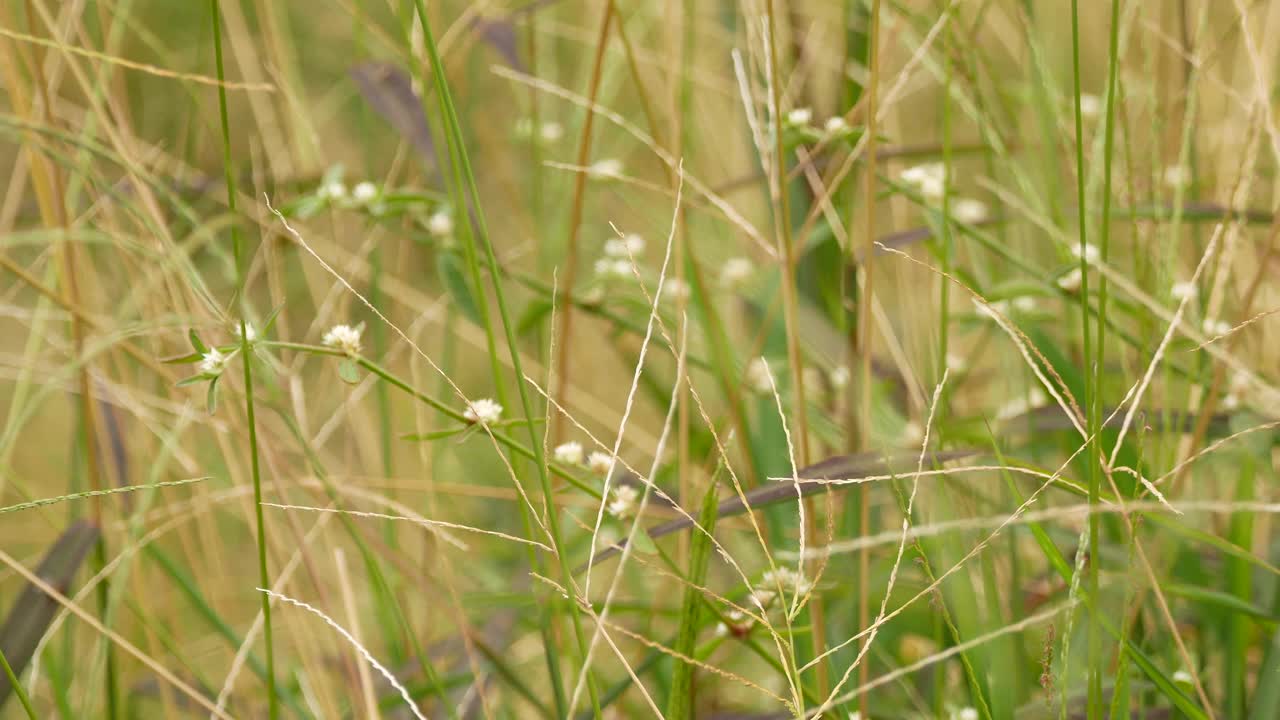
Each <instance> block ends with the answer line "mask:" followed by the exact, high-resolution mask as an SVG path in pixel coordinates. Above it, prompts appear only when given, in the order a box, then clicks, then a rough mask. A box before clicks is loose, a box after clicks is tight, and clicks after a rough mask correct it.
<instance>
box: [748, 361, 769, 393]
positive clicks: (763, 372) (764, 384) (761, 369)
mask: <svg viewBox="0 0 1280 720" xmlns="http://www.w3.org/2000/svg"><path fill="white" fill-rule="evenodd" d="M743 379H744V380H746V381H747V387H749V388H751V389H752V390H753V391H755V392H758V393H768V392H773V385H774V383H773V371H771V370H770V369H769V362H768V361H767V360H765V359H764V358H762V357H754V358H751V361H750V362H748V363H747V369H746V372H745V373H744V374H743Z"/></svg>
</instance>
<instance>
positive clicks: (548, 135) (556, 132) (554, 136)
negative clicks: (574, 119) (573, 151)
mask: <svg viewBox="0 0 1280 720" xmlns="http://www.w3.org/2000/svg"><path fill="white" fill-rule="evenodd" d="M538 134H539V135H541V136H542V140H543V142H556V141H557V140H559V139H560V138H562V137H564V126H563V125H561V124H560V123H558V122H545V123H542V129H541V130H540V131H539V132H538Z"/></svg>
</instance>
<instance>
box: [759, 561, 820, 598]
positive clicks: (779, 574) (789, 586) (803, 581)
mask: <svg viewBox="0 0 1280 720" xmlns="http://www.w3.org/2000/svg"><path fill="white" fill-rule="evenodd" d="M760 584H761V586H762V587H764V588H765V589H774V590H776V589H777V588H778V587H779V586H780V587H782V589H783V590H786V591H789V592H793V593H795V594H797V595H803V594H805V593H807V592H809V590H810V589H811V588H812V587H813V583H811V582H809V579H808V578H806V577H805V576H804V575H802V574H800V573H798V572H796V571H795V570H792V569H791V568H789V567H787V566H785V565H782V566H779V567H778V569H776V570H766V571H765V572H764V575H763V576H762V577H761V578H760Z"/></svg>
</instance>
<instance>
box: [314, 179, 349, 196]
mask: <svg viewBox="0 0 1280 720" xmlns="http://www.w3.org/2000/svg"><path fill="white" fill-rule="evenodd" d="M316 195H318V196H319V197H320V198H322V199H324V200H330V201H332V200H345V199H346V198H347V186H346V185H343V184H342V181H340V180H331V181H329V182H327V183H325V184H323V185H321V186H320V189H319V190H318V191H316Z"/></svg>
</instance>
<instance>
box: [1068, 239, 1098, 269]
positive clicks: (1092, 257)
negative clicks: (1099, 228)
mask: <svg viewBox="0 0 1280 720" xmlns="http://www.w3.org/2000/svg"><path fill="white" fill-rule="evenodd" d="M1071 254H1072V255H1075V256H1076V257H1077V258H1079V257H1080V256H1081V255H1082V254H1083V255H1084V261H1085V263H1086V264H1089V265H1097V264H1098V261H1099V260H1101V259H1102V251H1100V250H1098V248H1097V246H1096V245H1093V244H1092V243H1085V244H1084V249H1083V250H1081V249H1080V245H1079V244H1072V246H1071Z"/></svg>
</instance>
